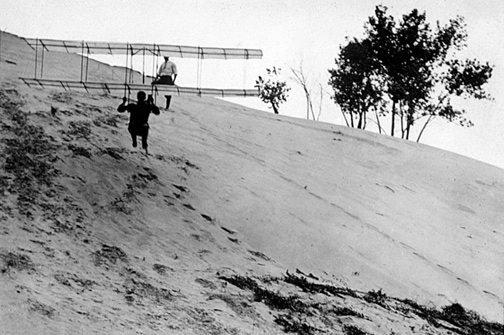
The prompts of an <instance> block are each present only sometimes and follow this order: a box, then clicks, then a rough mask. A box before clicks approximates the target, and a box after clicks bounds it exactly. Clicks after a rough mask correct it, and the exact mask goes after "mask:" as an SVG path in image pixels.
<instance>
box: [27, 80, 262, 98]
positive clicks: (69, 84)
mask: <svg viewBox="0 0 504 335" xmlns="http://www.w3.org/2000/svg"><path fill="white" fill-rule="evenodd" d="M20 79H21V80H22V81H23V82H24V83H25V84H26V85H28V86H41V87H43V88H45V87H55V88H63V89H64V90H67V91H70V90H85V91H87V92H91V91H94V92H99V93H103V94H112V92H114V91H115V92H117V91H125V90H127V91H129V92H132V91H145V92H155V93H160V94H165V93H169V94H173V95H197V96H214V97H257V96H259V90H258V89H257V88H255V89H243V90H241V89H216V88H196V87H180V86H175V85H173V86H170V85H149V84H124V83H100V82H81V81H68V80H51V79H36V78H20Z"/></svg>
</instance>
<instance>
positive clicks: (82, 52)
mask: <svg viewBox="0 0 504 335" xmlns="http://www.w3.org/2000/svg"><path fill="white" fill-rule="evenodd" d="M81 45H82V47H81V66H80V81H81V82H82V77H83V70H84V57H83V56H84V41H82V43H81Z"/></svg>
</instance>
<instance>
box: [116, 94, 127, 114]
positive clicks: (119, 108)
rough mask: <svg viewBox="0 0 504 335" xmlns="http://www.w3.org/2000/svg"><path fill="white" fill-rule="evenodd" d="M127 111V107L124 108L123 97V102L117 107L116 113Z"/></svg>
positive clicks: (124, 100) (124, 101)
mask: <svg viewBox="0 0 504 335" xmlns="http://www.w3.org/2000/svg"><path fill="white" fill-rule="evenodd" d="M127 110H128V106H126V97H123V102H122V104H120V105H119V107H117V111H118V112H119V113H123V112H125V111H127Z"/></svg>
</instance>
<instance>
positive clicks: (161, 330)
mask: <svg viewBox="0 0 504 335" xmlns="http://www.w3.org/2000/svg"><path fill="white" fill-rule="evenodd" d="M0 60H1V65H0V71H1V76H2V78H1V83H0V85H1V89H0V112H1V113H2V117H1V121H0V129H2V131H1V132H0V150H1V151H2V157H5V160H4V161H3V162H2V169H1V170H0V190H1V195H2V202H1V205H0V227H1V230H0V269H1V273H0V280H1V283H2V285H1V287H0V297H2V298H1V299H0V329H1V333H2V334H67V333H75V334H275V333H283V332H288V331H291V332H297V333H299V334H318V333H336V334H339V333H342V334H345V333H346V334H352V332H353V334H357V333H358V332H357V331H359V330H360V331H363V332H367V333H370V334H391V333H392V332H394V333H396V334H398V333H400V334H432V333H439V334H448V333H450V332H455V333H460V334H464V333H467V332H468V331H469V329H470V328H471V327H482V328H480V329H476V328H473V331H474V330H476V331H479V332H480V333H488V334H497V333H498V331H500V330H499V325H497V324H486V325H484V326H481V325H480V326H475V325H474V323H472V324H468V323H464V322H462V321H460V320H466V319H467V318H465V317H468V318H469V316H470V317H473V316H474V315H473V314H471V312H467V311H468V310H474V311H476V312H477V313H479V314H480V315H481V316H483V317H484V318H486V319H488V320H490V321H496V322H502V320H503V310H504V291H503V285H502V283H503V282H504V267H503V262H502V260H503V259H504V250H503V248H502V245H503V242H504V230H503V226H502V222H501V215H500V214H501V212H502V199H504V171H503V170H501V169H498V168H496V167H493V166H490V165H486V164H483V163H481V162H477V161H474V160H471V159H468V158H466V157H462V156H459V155H456V154H453V153H449V152H445V151H441V150H438V149H435V148H432V147H428V146H424V145H420V144H416V143H412V142H407V141H402V140H399V139H395V138H390V137H386V136H381V135H378V134H374V133H369V132H363V131H357V130H353V129H348V128H344V127H340V126H336V125H331V124H324V123H316V122H308V121H306V120H298V119H293V118H288V117H283V116H278V115H273V114H268V113H264V112H260V111H256V110H250V109H247V108H245V107H242V106H239V105H235V104H231V103H227V102H223V101H220V100H218V99H213V98H199V97H174V99H173V102H172V108H171V109H170V110H165V109H162V110H161V115H160V116H154V115H153V116H151V119H150V123H151V135H150V152H151V155H149V156H146V155H145V154H143V153H142V152H141V150H139V149H134V148H132V147H131V143H130V138H129V134H128V133H127V130H126V128H127V122H128V121H127V117H126V116H125V115H122V114H119V113H117V112H116V107H117V105H118V104H119V103H120V99H119V97H111V96H101V95H98V94H88V93H85V92H65V91H60V90H44V89H42V88H36V87H31V88H30V87H27V86H25V85H23V84H22V83H21V82H20V81H19V79H18V77H20V76H33V62H34V55H33V51H32V50H31V49H30V48H29V47H28V46H27V45H26V44H25V43H24V42H23V41H22V40H21V39H19V38H18V37H17V36H15V35H11V34H6V33H2V49H1V59H0ZM46 62H47V63H46V64H45V65H44V66H45V68H44V72H45V75H47V76H48V77H53V78H61V77H63V78H75V76H77V77H78V75H79V74H78V73H79V72H78V70H79V68H78V64H79V62H80V58H79V56H78V55H69V54H60V53H47V54H46ZM90 64H91V65H90V75H91V76H94V78H96V80H115V78H117V77H120V72H121V69H120V68H114V69H111V68H109V67H107V66H106V65H105V64H103V63H98V62H94V61H91V62H90ZM123 74H124V72H123ZM159 99H161V97H159ZM160 105H162V103H161V104H160ZM51 107H53V111H56V112H55V114H54V115H52V114H51ZM287 271H288V272H287ZM421 306H427V307H421ZM443 306H451V307H450V308H446V307H445V309H444V310H443V311H444V312H442V308H443ZM460 306H463V307H464V308H465V310H464V309H462V311H461V310H460V308H459V307H460ZM435 309H437V311H435ZM450 315H452V316H453V315H456V316H458V320H459V321H460V322H459V323H457V321H456V319H457V318H455V319H454V318H449V316H450ZM469 319H471V318H469ZM471 320H472V321H474V320H476V319H475V318H472V319H471Z"/></svg>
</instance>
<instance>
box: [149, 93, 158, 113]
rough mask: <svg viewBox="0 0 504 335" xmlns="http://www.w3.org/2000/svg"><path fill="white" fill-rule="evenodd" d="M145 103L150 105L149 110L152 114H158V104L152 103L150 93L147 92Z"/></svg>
mask: <svg viewBox="0 0 504 335" xmlns="http://www.w3.org/2000/svg"><path fill="white" fill-rule="evenodd" d="M147 103H148V104H149V106H150V111H151V112H152V113H153V114H154V115H159V108H158V106H156V105H155V104H154V99H152V95H150V94H149V97H148V98H147Z"/></svg>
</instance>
